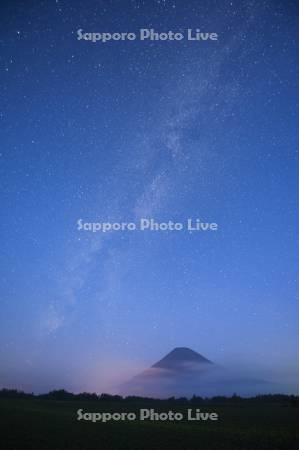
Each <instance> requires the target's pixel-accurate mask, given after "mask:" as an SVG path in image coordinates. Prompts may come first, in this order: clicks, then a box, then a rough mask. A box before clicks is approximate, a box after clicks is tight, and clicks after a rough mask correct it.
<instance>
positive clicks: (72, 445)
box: [0, 399, 299, 450]
mask: <svg viewBox="0 0 299 450" xmlns="http://www.w3.org/2000/svg"><path fill="white" fill-rule="evenodd" d="M188 407H189V408H190V407H191V406H185V405H177V404H173V403H166V402H165V403H163V404H162V403H161V404H159V406H157V404H156V403H155V404H152V403H151V402H146V401H144V402H135V403H125V402H119V403H116V402H113V403H111V402H107V403H105V402H86V401H85V402H78V401H51V400H40V399H6V400H4V399H0V414H1V421H0V427H1V432H0V450H44V449H45V450H48V449H51V450H77V449H78V450H95V449H97V450H100V449H101V450H104V449H108V450H113V449H119V450H126V449H128V450H131V449H132V450H135V449H136V450H142V449H148V450H150V449H161V450H168V449H169V450H176V449H182V450H193V449H198V450H200V449H203V450H205V449H209V450H214V449H215V450H221V449H227V450H234V449H238V450H242V449H244V450H255V449H259V450H276V449H286V450H299V408H296V407H291V406H285V405H257V406H247V405H241V406H236V405H232V406H229V405H226V406H213V407H206V406H203V405H201V406H196V405H192V408H193V409H195V408H196V407H199V408H200V409H201V410H202V411H209V412H217V413H218V414H219V420H218V421H217V422H213V421H209V422H188V421H180V422H169V421H167V422H158V421H156V422H140V421H139V420H137V421H131V422H107V423H101V422H96V423H92V422H86V421H78V420H77V410H78V409H81V408H83V410H84V411H90V412H92V411H94V412H101V411H107V412H108V411H111V412H116V411H117V412H121V411H130V412H135V413H137V412H138V415H139V409H140V408H154V409H155V410H156V411H168V410H173V411H176V412H183V413H184V416H185V414H186V411H187V408H188Z"/></svg>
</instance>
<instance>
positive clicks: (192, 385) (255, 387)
mask: <svg viewBox="0 0 299 450" xmlns="http://www.w3.org/2000/svg"><path fill="white" fill-rule="evenodd" d="M267 387H268V386H267V383H266V382H265V381H263V380H257V379H255V378H252V377H250V376H249V375H248V373H246V372H244V370H241V369H238V370H236V369H234V370H233V369H231V368H229V369H226V368H224V367H222V366H219V365H218V364H215V363H214V362H212V361H210V360H209V359H207V358H206V357H204V356H202V355H201V354H200V353H197V352H195V351H194V350H191V349H190V348H187V347H177V348H175V349H173V350H172V351H171V352H170V353H168V354H167V355H166V356H164V358H162V359H160V360H159V361H158V362H156V363H155V364H153V365H152V366H151V367H149V368H148V369H146V370H144V371H143V372H141V373H140V374H139V375H136V376H134V377H133V378H132V379H131V380H129V381H128V382H126V383H123V384H122V385H121V387H120V392H119V393H120V394H122V395H124V396H126V395H138V396H144V397H157V398H167V397H172V396H175V397H182V396H184V397H191V396H192V395H194V394H196V395H200V396H203V397H209V396H215V395H232V394H234V393H238V394H240V395H243V396H247V395H255V394H257V393H260V392H261V391H263V392H266V391H267Z"/></svg>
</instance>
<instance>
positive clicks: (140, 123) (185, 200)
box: [0, 0, 299, 392]
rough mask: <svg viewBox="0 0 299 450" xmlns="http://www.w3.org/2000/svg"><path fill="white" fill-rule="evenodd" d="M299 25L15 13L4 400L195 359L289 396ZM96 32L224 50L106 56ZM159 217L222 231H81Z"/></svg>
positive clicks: (252, 17) (60, 1)
mask: <svg viewBox="0 0 299 450" xmlns="http://www.w3.org/2000/svg"><path fill="white" fill-rule="evenodd" d="M298 13H299V8H298V5H296V2H295V1H294V2H292V1H276V0H272V1H270V0H264V1H254V0H252V1H242V0H241V1H237V0H232V1H227V0H221V1H220V0H210V1H207V0H202V1H198V0H188V1H185V0H164V1H163V0H160V1H158V0H155V1H154V0H147V1H142V0H135V1H133V0H114V1H111V0H107V1H101V0H97V1H95V0H85V1H83V0H78V1H76V2H74V1H71V0H56V1H32V0H26V1H18V0H15V1H3V2H1V18H2V25H1V32H0V33H1V36H0V45H1V72H0V77H1V90H2V100H1V105H0V120H1V130H2V131H1V157H0V162H1V179H2V186H3V188H2V190H1V206H2V220H1V222H0V229H1V250H2V262H1V305H0V311H1V312H0V317H1V319H0V322H1V324H0V367H1V368H0V385H1V386H7V387H16V388H20V389H24V390H26V391H35V392H44V391H48V390H49V389H54V388H61V387H63V388H66V389H69V390H72V391H75V392H78V391H83V390H88V391H97V392H101V391H103V390H108V391H109V392H113V389H114V386H116V385H117V383H118V382H119V381H124V380H125V379H126V378H127V377H128V376H131V375H133V374H135V373H136V372H138V371H139V370H140V369H143V368H145V367H148V366H149V365H151V364H153V363H154V362H155V361H157V360H158V359H160V358H161V357H163V356H164V355H165V354H166V353H167V352H169V351H170V350H172V349H173V348H174V347H178V346H186V347H190V348H192V349H194V350H195V351H198V352H200V353H201V354H203V355H204V356H205V357H207V358H209V359H210V360H213V361H215V362H218V363H221V364H223V365H231V364H237V365H238V364H239V365H241V364H242V365H248V366H250V367H256V368H257V370H258V368H259V367H263V368H264V369H265V368H266V369H267V370H268V371H269V373H271V374H272V375H273V377H274V378H275V377H277V378H280V381H282V383H285V384H284V386H285V389H286V390H287V389H288V388H287V384H288V380H289V379H292V377H294V374H295V373H297V374H298V371H299V350H298V341H299V332H298V312H299V311H298V301H299V298H298V250H299V249H298V230H297V226H298V213H299V210H298V209H299V208H298V179H299V177H298V175H299V173H298V172H299V170H298V169H299V165H298V156H299V155H298V135H299V132H298V120H297V118H298V97H296V93H297V92H298V91H297V89H298V60H299V52H298V39H299V27H298V17H299V14H298ZM80 28H81V29H83V30H84V31H86V32H111V33H113V32H135V33H138V31H139V29H140V28H154V29H155V30H156V31H158V32H163V31H169V30H173V31H175V32H184V33H185V32H186V30H187V29H188V28H191V29H195V28H200V30H201V31H204V32H215V33H217V34H218V40H217V41H207V42H191V41H187V40H186V39H184V40H182V41H165V42H163V41H144V42H141V41H140V40H138V39H136V40H135V41H118V42H117V41H113V42H107V43H102V42H96V43H92V42H88V41H84V40H81V41H78V40H77V30H78V29H80ZM142 217H147V218H154V219H155V220H156V221H160V222H161V221H168V220H175V221H180V222H184V221H185V220H186V219H187V218H194V219H196V218H199V219H201V220H203V221H207V222H216V223H217V224H218V227H219V229H218V230H217V232H200V233H197V232H192V233H190V232H188V231H184V232H156V233H153V232H138V231H137V232H112V233H105V234H104V233H100V232H98V233H92V232H88V231H82V230H81V231H79V230H78V229H77V221H78V219H80V218H81V219H82V220H83V221H85V222H104V221H105V222H107V221H112V222H113V221H117V222H121V221H125V222H137V221H138V220H139V219H140V218H142ZM292 389H293V390H296V389H297V392H299V387H298V384H297V387H296V385H293V387H292Z"/></svg>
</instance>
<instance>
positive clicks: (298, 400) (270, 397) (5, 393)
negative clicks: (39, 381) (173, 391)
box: [0, 388, 299, 406]
mask: <svg viewBox="0 0 299 450" xmlns="http://www.w3.org/2000/svg"><path fill="white" fill-rule="evenodd" d="M0 398H7V399H8V398H19V399H21V398H27V399H43V400H56V401H59V400H60V401H61V400H62V401H74V400H76V401H78V400H79V401H103V402H120V401H121V402H138V401H142V402H144V401H151V402H159V403H161V402H173V403H185V404H188V405H191V404H196V405H200V404H205V405H209V404H232V403H233V404H238V403H242V404H258V403H263V404H265V403H280V404H287V405H291V406H299V396H296V395H285V394H266V395H257V396H255V397H250V398H244V397H240V396H238V395H236V394H234V395H233V396H231V397H225V396H215V397H211V398H206V397H199V396H197V395H193V397H192V398H190V399H188V398H186V397H180V398H176V397H170V398H168V399H163V400H159V399H154V398H150V397H139V396H128V397H122V396H121V395H111V394H105V393H103V394H95V393H89V392H82V393H80V394H73V393H72V392H68V391H66V390H64V389H59V390H55V391H50V392H48V393H47V394H33V393H25V392H23V391H19V390H17V389H6V388H3V389H1V390H0Z"/></svg>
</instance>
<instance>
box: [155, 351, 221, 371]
mask: <svg viewBox="0 0 299 450" xmlns="http://www.w3.org/2000/svg"><path fill="white" fill-rule="evenodd" d="M197 364H213V363H212V362H211V361H209V360H208V359H207V358H205V357H204V356H202V355H200V354H199V353H197V352H195V351H194V350H191V349H190V348H187V347H176V348H175V349H173V350H172V351H171V352H170V353H168V354H167V355H166V356H165V357H164V358H162V359H160V361H158V362H157V363H155V364H153V365H152V367H156V368H160V369H169V370H176V369H178V368H180V367H186V366H187V365H195V366H197Z"/></svg>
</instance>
